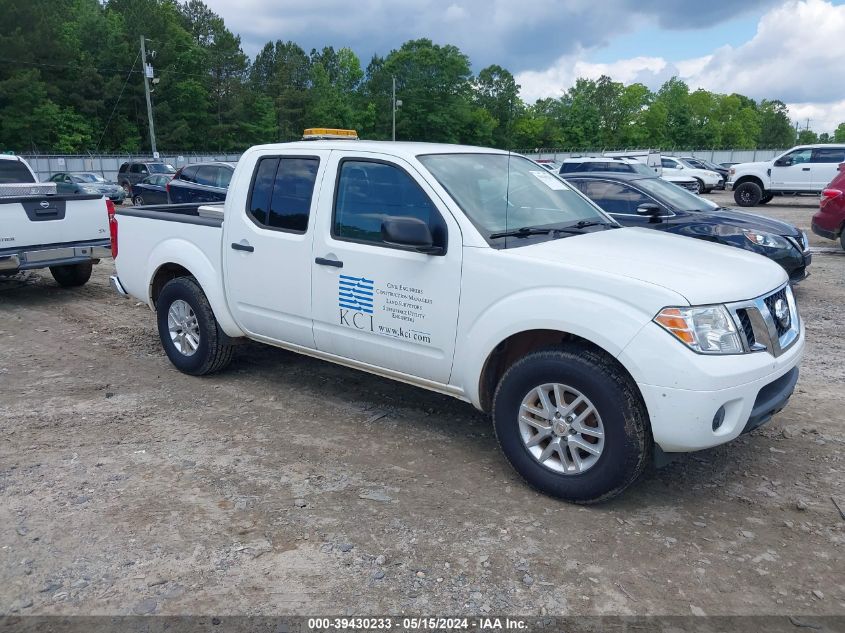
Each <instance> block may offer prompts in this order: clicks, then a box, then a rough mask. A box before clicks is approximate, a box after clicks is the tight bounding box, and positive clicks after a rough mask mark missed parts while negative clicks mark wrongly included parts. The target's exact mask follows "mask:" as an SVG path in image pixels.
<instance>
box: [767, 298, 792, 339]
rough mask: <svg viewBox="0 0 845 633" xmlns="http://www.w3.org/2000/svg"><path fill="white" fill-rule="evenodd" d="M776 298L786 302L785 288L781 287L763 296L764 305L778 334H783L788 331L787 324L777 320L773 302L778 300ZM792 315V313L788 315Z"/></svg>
mask: <svg viewBox="0 0 845 633" xmlns="http://www.w3.org/2000/svg"><path fill="white" fill-rule="evenodd" d="M778 299H783V301H784V302H786V289H785V288H782V289H780V290H778V291H777V292H776V293H774V294H771V295H769V296H768V297H766V298H765V302H766V307H767V308H768V309H769V314H771V315H772V320H773V321H774V322H775V327H776V328H777V331H778V336H779V337H780V336H783V335H784V334H786V333H787V331H789V325H783V324H781V322H780V321H779V320H778V318H777V316H775V304H776V303H777V302H778ZM790 316H792V315H790Z"/></svg>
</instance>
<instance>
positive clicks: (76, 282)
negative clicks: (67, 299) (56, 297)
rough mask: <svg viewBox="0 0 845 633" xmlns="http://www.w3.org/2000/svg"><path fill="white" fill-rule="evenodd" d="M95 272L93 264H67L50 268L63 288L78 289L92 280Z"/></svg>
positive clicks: (54, 277)
mask: <svg viewBox="0 0 845 633" xmlns="http://www.w3.org/2000/svg"><path fill="white" fill-rule="evenodd" d="M93 270H94V263H93V262H82V263H81V264H67V265H65V266H50V274H51V275H53V279H55V280H56V283H57V284H59V285H60V286H61V287H62V288H77V287H78V286H84V285H85V284H86V283H88V280H89V279H91V273H92V272H93Z"/></svg>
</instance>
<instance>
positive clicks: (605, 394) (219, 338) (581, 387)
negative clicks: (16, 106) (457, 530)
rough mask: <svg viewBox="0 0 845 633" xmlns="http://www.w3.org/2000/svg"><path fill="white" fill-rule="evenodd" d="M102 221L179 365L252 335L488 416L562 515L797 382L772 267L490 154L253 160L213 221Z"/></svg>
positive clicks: (152, 212)
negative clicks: (628, 220) (562, 508)
mask: <svg viewBox="0 0 845 633" xmlns="http://www.w3.org/2000/svg"><path fill="white" fill-rule="evenodd" d="M115 223H116V231H115V234H114V238H115V239H114V246H115V249H116V259H115V264H116V269H117V274H116V275H115V276H113V277H112V280H111V281H112V285H113V286H114V288H115V289H116V290H117V291H118V292H120V293H122V294H130V295H132V296H134V297H136V298H138V299H139V300H141V301H143V302H145V303H147V304H148V305H149V306H150V308H151V309H152V310H154V311H155V312H156V313H157V322H158V330H159V334H160V337H161V341H162V345H163V347H164V350H165V352H166V354H167V356H168V357H169V358H170V360H171V362H172V363H173V364H174V365H175V366H176V367H177V368H178V369H180V370H181V371H183V372H186V373H188V374H193V375H202V374H207V373H210V372H214V371H218V370H221V369H223V368H224V367H225V366H226V365H227V363H228V362H229V361H230V360H231V358H232V354H233V348H234V345H235V344H236V343H237V342H238V341H239V340H245V339H253V340H256V341H261V342H264V343H267V344H270V345H275V346H278V347H282V348H286V349H289V350H293V351H296V352H300V353H303V354H308V355H311V356H314V357H317V358H320V359H324V360H327V361H331V362H335V363H339V364H342V365H346V366H349V367H354V368H357V369H361V370H364V371H368V372H372V373H374V374H378V375H381V376H386V377H389V378H393V379H396V380H400V381H403V382H406V383H410V384H412V385H417V386H419V387H422V388H425V389H430V390H433V391H437V392H440V393H444V394H448V395H450V396H453V397H455V398H459V399H461V400H465V401H467V402H470V403H472V404H473V405H474V406H475V407H477V408H478V409H480V410H482V411H485V412H488V413H490V414H492V417H493V422H494V428H495V431H496V435H497V437H498V439H499V442H500V445H501V447H502V450H503V452H504V453H505V455H506V456H507V458H508V460H509V461H510V462H511V464H512V465H513V466H514V468H515V469H516V470H517V471H518V472H519V473H520V474H521V475H522V476H523V477H524V478H525V479H526V480H527V481H528V482H529V483H530V484H532V485H533V486H535V487H537V488H538V489H540V490H542V491H544V492H546V493H548V494H551V495H554V496H557V497H561V498H564V499H567V500H571V501H574V502H579V503H589V502H596V501H600V500H602V499H606V498H609V497H611V496H613V495H615V494H618V493H619V492H621V491H622V490H623V489H625V488H626V487H627V486H628V485H630V484H631V483H632V482H633V481H634V480H635V479H636V478H637V477H638V475H639V474H640V473H641V472H642V471H643V469H644V467H645V465H646V464H647V463H648V461H649V460H650V458H651V457H652V455H653V454H657V455H660V456H663V455H662V454H663V453H664V452H666V453H668V452H683V451H693V450H698V449H703V448H707V447H711V446H715V445H718V444H722V443H724V442H728V441H730V440H732V439H734V438H736V437H737V436H738V435H740V434H741V433H743V432H747V431H749V430H751V429H753V428H756V427H757V426H759V425H760V424H763V423H764V422H766V421H768V420H769V419H770V418H771V417H772V415H774V414H775V413H776V412H777V411H779V410H780V409H782V408H783V407H784V406H785V405H786V402H787V400H788V399H789V397H790V395H791V394H792V391H793V389H794V387H795V383H796V381H797V379H798V363H799V360H800V358H801V354H802V350H803V346H804V327H803V324H802V322H801V319H800V317H799V314H798V310H797V307H796V303H795V299H794V298H793V295H792V291H791V289H790V287H789V284H788V280H787V277H786V273H785V272H784V271H783V269H782V268H781V267H780V266H778V265H777V264H775V263H773V262H771V261H769V260H767V259H765V258H763V257H760V256H758V255H754V254H751V253H747V252H745V251H742V250H740V249H734V248H729V247H725V246H720V245H714V244H709V243H706V242H701V241H697V240H688V239H685V238H682V237H676V236H672V235H666V234H664V233H662V232H659V231H650V230H647V229H638V228H631V229H623V228H620V227H619V225H618V224H617V223H616V222H615V221H614V220H612V219H611V218H610V217H609V216H607V215H605V214H604V213H603V212H602V211H601V210H600V209H599V208H598V207H596V206H595V205H593V204H592V203H591V202H590V201H589V200H588V199H587V198H586V197H584V196H583V195H582V194H580V193H579V192H578V191H576V190H573V189H570V188H569V187H568V186H567V185H566V183H565V182H564V181H563V180H561V179H560V178H558V177H557V176H555V175H554V174H551V173H549V172H548V171H547V170H545V169H543V168H542V167H540V166H538V165H536V164H535V163H534V162H532V161H530V160H528V159H526V158H524V157H521V156H518V155H515V154H510V153H507V152H503V151H499V150H492V149H482V148H474V147H461V146H451V145H435V144H422V143H419V144H415V143H389V142H381V143H379V142H364V141H331V140H323V141H310V142H298V143H290V144H278V145H265V146H259V147H253V148H252V149H250V150H248V151H247V152H246V153H245V154H244V155H243V156H242V158H241V159H240V161H239V162H238V166H237V168H236V169H235V172H234V175H233V177H232V181H231V185H230V188H229V194H228V197H227V199H226V202H225V204H224V205H221V206H218V207H213V206H205V207H202V206H198V205H177V206H175V207H174V206H171V207H166V206H162V207H139V208H122V209H119V210H118V211H117V213H116V216H115ZM314 411H315V416H316V417H315V421H304V423H305V424H314V423H315V422H316V420H317V419H318V418H319V402H315V408H314ZM318 424H320V425H325V428H326V429H328V431H327V432H330V433H334V432H335V431H334V430H332V427H333V426H335V425H336V421H333V420H331V419H327V420H319V422H318ZM321 428H322V427H321ZM384 448H385V451H388V450H390V446H389V445H385V447H384Z"/></svg>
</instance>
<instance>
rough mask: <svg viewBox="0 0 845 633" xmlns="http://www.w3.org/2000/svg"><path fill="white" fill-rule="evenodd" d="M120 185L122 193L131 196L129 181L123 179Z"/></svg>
mask: <svg viewBox="0 0 845 633" xmlns="http://www.w3.org/2000/svg"><path fill="white" fill-rule="evenodd" d="M120 186H121V187H123V193H125V194H126V197H127V198H131V197H132V185H130V184H129V181H124V182H122V183H120Z"/></svg>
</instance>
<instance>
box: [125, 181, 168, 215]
mask: <svg viewBox="0 0 845 633" xmlns="http://www.w3.org/2000/svg"><path fill="white" fill-rule="evenodd" d="M169 182H170V176H169V175H167V174H158V175H155V176H147V177H146V178H144V179H143V180H141V181H139V182H136V183H135V185H134V186H133V187H132V204H134V205H135V206H136V207H140V206H142V205H145V204H167V183H169Z"/></svg>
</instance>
